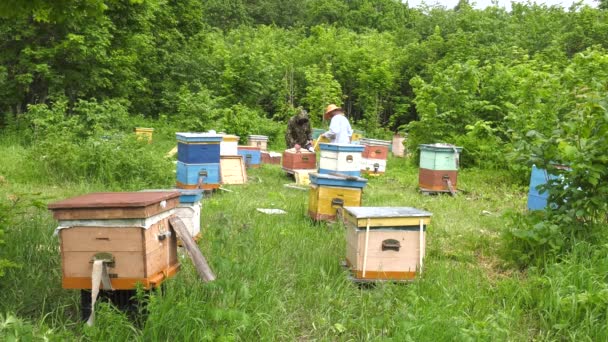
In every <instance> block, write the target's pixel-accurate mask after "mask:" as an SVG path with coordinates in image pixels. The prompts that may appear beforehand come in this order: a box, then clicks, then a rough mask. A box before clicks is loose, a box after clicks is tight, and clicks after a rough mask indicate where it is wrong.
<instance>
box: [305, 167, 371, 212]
mask: <svg viewBox="0 0 608 342" xmlns="http://www.w3.org/2000/svg"><path fill="white" fill-rule="evenodd" d="M309 179H310V190H309V192H308V216H310V217H311V218H312V219H313V220H315V221H333V220H335V219H336V216H337V209H338V208H341V207H344V206H360V205H361V196H362V193H363V188H364V187H365V185H366V184H367V179H365V178H361V177H356V176H342V175H330V174H320V173H316V172H313V173H310V174H309Z"/></svg>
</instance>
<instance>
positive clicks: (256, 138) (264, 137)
mask: <svg viewBox="0 0 608 342" xmlns="http://www.w3.org/2000/svg"><path fill="white" fill-rule="evenodd" d="M249 139H252V140H264V141H266V140H268V137H267V136H265V135H249Z"/></svg>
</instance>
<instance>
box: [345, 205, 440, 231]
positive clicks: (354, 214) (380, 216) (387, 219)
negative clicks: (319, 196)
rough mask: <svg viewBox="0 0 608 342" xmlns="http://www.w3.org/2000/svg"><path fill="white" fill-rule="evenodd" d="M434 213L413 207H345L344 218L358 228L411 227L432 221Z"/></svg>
mask: <svg viewBox="0 0 608 342" xmlns="http://www.w3.org/2000/svg"><path fill="white" fill-rule="evenodd" d="M431 216H432V214H431V213H430V212H428V211H424V210H420V209H416V208H412V207H344V218H345V219H346V221H347V222H349V223H350V224H352V225H354V226H355V227H357V228H365V227H366V226H367V225H368V224H369V225H370V227H371V228H374V227H375V228H378V227H393V228H394V227H411V226H418V225H419V224H420V220H422V222H423V224H424V225H427V224H429V223H430V222H431Z"/></svg>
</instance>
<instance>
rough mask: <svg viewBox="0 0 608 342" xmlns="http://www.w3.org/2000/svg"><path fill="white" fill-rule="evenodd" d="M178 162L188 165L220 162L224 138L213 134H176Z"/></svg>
mask: <svg viewBox="0 0 608 342" xmlns="http://www.w3.org/2000/svg"><path fill="white" fill-rule="evenodd" d="M176 136H177V160H178V161H181V162H183V163H188V164H205V163H219V162H220V142H221V141H222V136H221V135H218V134H211V133H176Z"/></svg>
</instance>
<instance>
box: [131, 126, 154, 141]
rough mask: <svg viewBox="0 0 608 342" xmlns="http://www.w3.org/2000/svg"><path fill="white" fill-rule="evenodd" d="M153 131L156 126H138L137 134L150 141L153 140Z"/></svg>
mask: <svg viewBox="0 0 608 342" xmlns="http://www.w3.org/2000/svg"><path fill="white" fill-rule="evenodd" d="M152 133H154V128H143V127H136V128H135V134H136V135H137V138H138V139H142V140H147V141H148V142H149V143H151V142H152Z"/></svg>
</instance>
